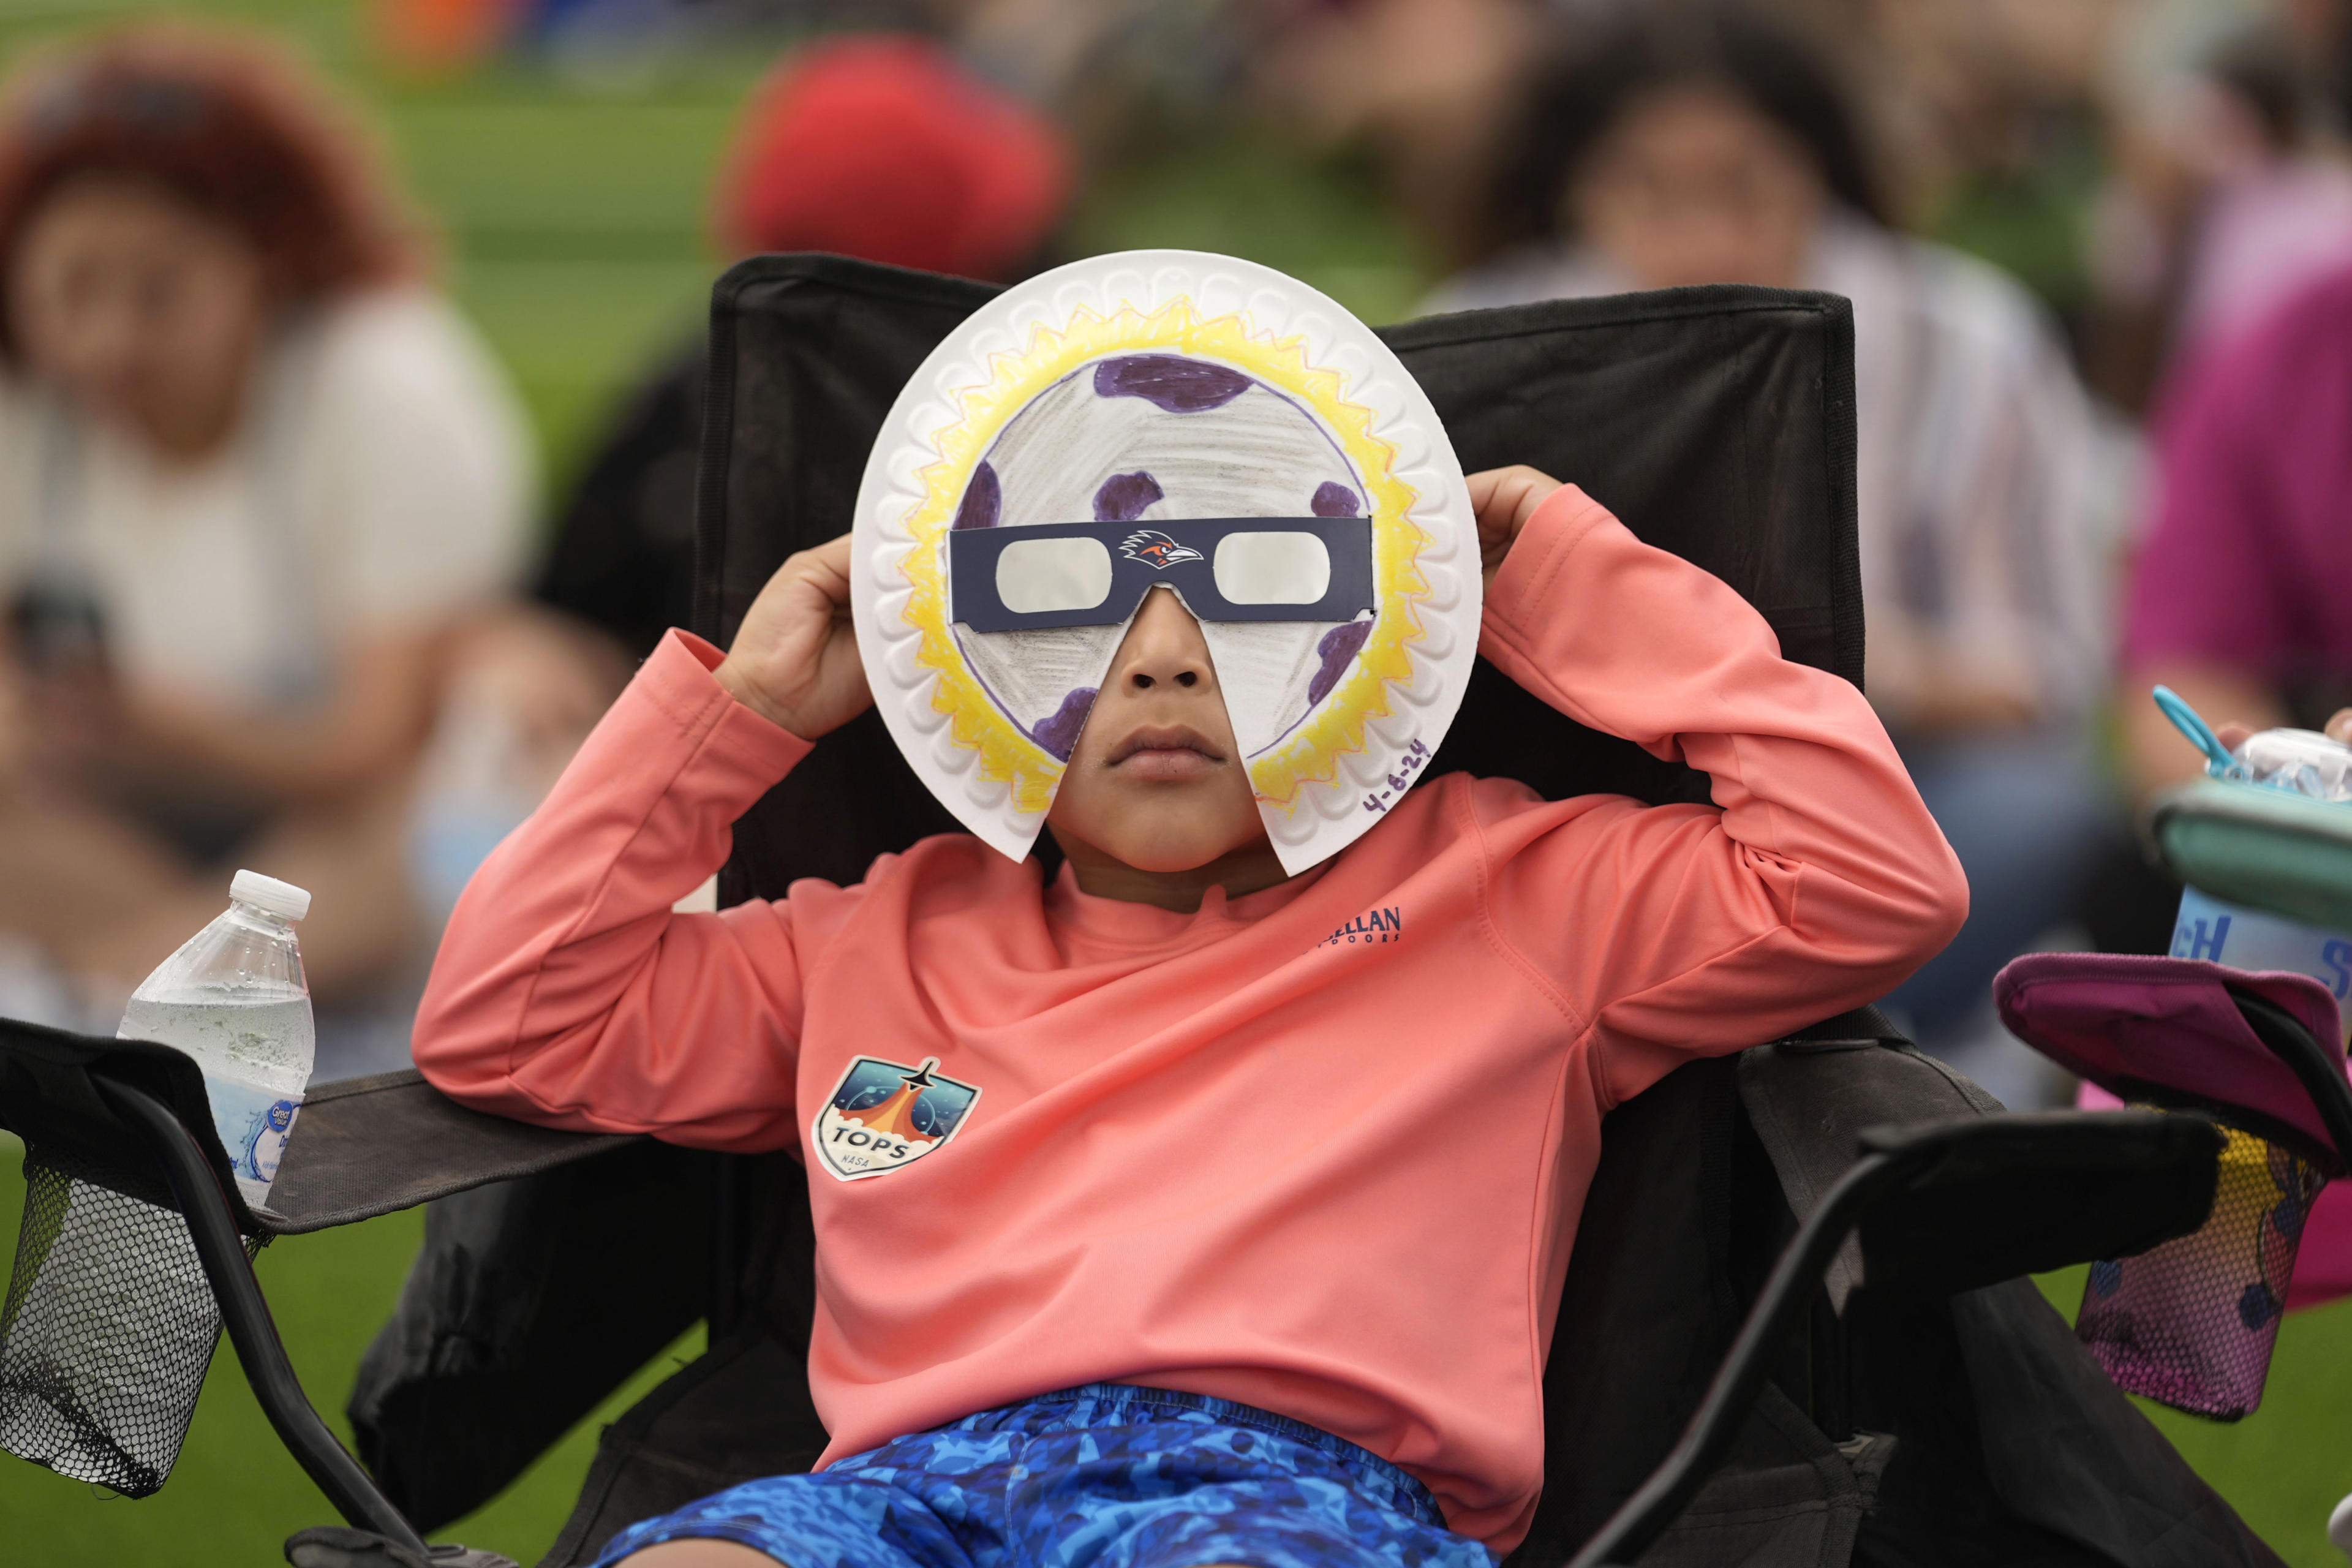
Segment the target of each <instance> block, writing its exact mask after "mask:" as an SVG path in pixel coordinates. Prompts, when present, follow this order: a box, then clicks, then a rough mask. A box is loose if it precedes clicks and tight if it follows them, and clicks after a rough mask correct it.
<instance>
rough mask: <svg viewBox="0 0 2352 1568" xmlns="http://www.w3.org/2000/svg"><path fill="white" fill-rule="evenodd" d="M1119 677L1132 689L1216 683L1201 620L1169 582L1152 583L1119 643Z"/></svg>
mask: <svg viewBox="0 0 2352 1568" xmlns="http://www.w3.org/2000/svg"><path fill="white" fill-rule="evenodd" d="M1118 683H1119V684H1120V685H1121V686H1123V687H1125V688H1126V689H1128V690H1129V691H1130V692H1144V691H1150V690H1154V689H1160V688H1164V687H1174V688H1176V689H1179V690H1192V691H1205V690H1214V689H1216V684H1217V681H1216V669H1215V667H1214V666H1213V665H1212V664H1211V663H1210V662H1209V645H1208V643H1207V641H1206V640H1205V639H1204V638H1202V636H1201V623H1200V622H1198V621H1196V620H1194V619H1193V618H1192V612H1191V611H1189V610H1187V609H1186V608H1185V607H1184V605H1183V602H1182V601H1181V600H1180V599H1178V598H1177V597H1176V595H1174V594H1173V593H1172V592H1171V591H1169V590H1167V589H1165V588H1154V589H1153V590H1152V591H1151V593H1150V596H1148V597H1147V598H1146V599H1145V600H1144V601H1143V608H1142V609H1140V610H1139V611H1137V612H1136V616H1135V622H1134V624H1133V625H1132V626H1129V627H1128V630H1127V640H1126V641H1125V642H1123V643H1121V644H1120V645H1119V650H1118Z"/></svg>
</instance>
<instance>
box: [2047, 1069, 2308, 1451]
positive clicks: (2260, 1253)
mask: <svg viewBox="0 0 2352 1568" xmlns="http://www.w3.org/2000/svg"><path fill="white" fill-rule="evenodd" d="M2132 1109H2133V1110H2153V1111H2157V1112H2158V1113H2159V1114H2189V1113H2185V1112H2174V1111H2171V1110H2167V1108H2165V1107H2163V1106H2159V1105H2154V1104H2147V1103H2142V1102H2138V1101H2135V1102H2133V1104H2132ZM2209 1120H2210V1118H2209ZM2221 1131H2222V1132H2223V1134H2224V1135H2225V1136H2226V1138H2227V1140H2228V1142H2227V1143H2226V1144H2225V1146H2224V1147H2223V1149H2222V1151H2221V1163H2220V1170H2219V1174H2218V1181H2217V1183H2216V1184H2215V1188H2214V1194H2213V1212H2212V1213H2211V1214H2210V1215H2208V1216H2207V1218H2206V1221H2205V1223H2204V1224H2203V1225H2202V1226H2199V1227H2198V1228H2197V1229H2196V1230H2194V1231H2191V1232H2190V1233H2189V1235H2187V1236H2184V1237H2179V1238H2177V1239H2175V1240H2172V1241H2168V1242H2165V1243H2163V1244H2162V1245H2160V1246H2158V1247H2151V1248H2150V1249H2148V1250H2147V1251H2146V1252H2143V1253H2141V1254H2139V1255H2138V1256H2137V1257H2136V1258H2119V1259H2110V1260H2107V1261H2104V1262H2099V1263H2094V1264H2093V1265H2091V1271H2090V1276H2089V1278H2088V1279H2086V1280H2085V1281H2084V1287H2083V1307H2082V1310H2081V1312H2080V1314H2079V1315H2078V1316H2077V1317H2076V1319H2075V1321H2074V1333H2075V1337H2076V1338H2078V1339H2080V1340H2081V1341H2082V1342H2083V1344H2084V1347H2085V1348H2086V1349H2088V1350H2089V1351H2090V1352H2091V1355H2092V1357H2093V1359H2094V1360H2095V1361H2097V1362H2098V1363H2099V1365H2100V1366H2102V1367H2103V1368H2105V1370H2106V1373H2107V1375H2108V1376H2109V1377H2110V1378H2112V1379H2114V1381H2115V1384H2116V1387H2118V1388H2121V1389H2123V1390H2124V1391H2125V1392H2126V1393H2127V1394H2139V1395H2141V1396H2142V1397H2144V1398H2147V1399H2152V1400H2155V1401H2156V1402H2157V1403H2158V1404H2159V1405H2169V1406H2171V1407H2172V1408H2173V1409H2175V1410H2181V1411H2186V1412H2188V1413H2189V1414H2191V1415H2203V1416H2208V1417H2210V1418H2211V1419H2213V1420H2216V1421H2236V1420H2238V1419H2240V1418H2241V1417H2242V1416H2244V1415H2248V1414H2249V1413H2251V1412H2252V1410H2253V1409H2254V1407H2255V1406H2257V1405H2260V1404H2261V1403H2262V1399H2263V1384H2264V1383H2265V1382H2266V1381H2267V1380H2268V1378H2269V1376H2270V1365H2271V1352H2272V1350H2273V1347H2274V1346H2275V1345H2276V1344H2277V1342H2278V1329H2279V1320H2280V1318H2281V1317H2282V1316H2283V1315H2284V1312H2285V1310H2286V1291H2287V1281H2288V1280H2289V1279H2292V1278H2293V1277H2294V1259H2295V1254H2296V1252H2297V1250H2298V1249H2299V1248H2300V1247H2301V1246H2302V1243H2303V1230H2304V1222H2305V1220H2306V1219H2307V1218H2308V1217H2309V1216H2310V1214H2311V1205H2312V1204H2313V1203H2314V1202H2315V1200H2316V1199H2317V1198H2318V1196H2319V1190H2320V1188H2321V1187H2323V1186H2325V1185H2326V1182H2327V1173H2326V1171H2324V1170H2322V1169H2321V1168H2320V1166H2319V1165H2318V1164H2317V1163H2315V1162H2314V1161H2313V1160H2311V1159H2309V1158H2306V1157H2305V1155H2304V1154H2303V1153H2300V1152H2297V1151H2296V1150H2295V1149H2294V1147H2291V1146H2290V1145H2289V1144H2287V1143H2285V1142H2281V1141H2279V1140H2277V1139H2274V1138H2272V1137H2268V1136H2264V1135H2263V1134H2262V1133H2259V1132H2252V1131H2246V1130H2244V1129H2242V1128H2239V1127H2234V1126H2231V1125H2228V1124H2227V1123H2226V1122H2224V1123H2222V1125H2221Z"/></svg>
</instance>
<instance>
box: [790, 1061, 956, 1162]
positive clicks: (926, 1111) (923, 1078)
mask: <svg viewBox="0 0 2352 1568" xmlns="http://www.w3.org/2000/svg"><path fill="white" fill-rule="evenodd" d="M939 1065H940V1058H937V1057H925V1058H923V1061H922V1065H921V1066H920V1067H911V1068H910V1067H906V1066H903V1065H901V1064H900V1063H898V1062H891V1061H884V1060H883V1059H882V1058H879V1057H856V1058H852V1059H851V1061H850V1064H849V1066H848V1068H846V1069H845V1070H844V1071H843V1073H842V1075H841V1081H840V1082H839V1083H836V1084H835V1085H834V1088H833V1097H832V1098H831V1099H830V1100H827V1101H826V1102H825V1105H824V1110H820V1111H818V1112H817V1114H816V1125H814V1127H812V1128H810V1129H809V1136H810V1138H811V1139H812V1140H813V1141H814V1142H815V1144H816V1152H817V1154H818V1156H819V1158H820V1159H822V1160H823V1162H824V1168H825V1169H826V1170H828V1171H830V1172H832V1173H833V1174H834V1175H835V1176H837V1177H839V1178H840V1179H841V1180H843V1181H845V1182H856V1181H862V1180H864V1179H865V1178H866V1177H868V1176H880V1175H887V1173H890V1172H892V1171H899V1170H904V1169H905V1168H906V1167H908V1165H911V1164H913V1163H915V1162H916V1161H918V1160H919V1159H921V1158H922V1157H923V1156H924V1155H926V1154H929V1153H931V1152H934V1151H935V1150H937V1149H939V1148H940V1147H941V1146H942V1145H944V1144H945V1143H946V1142H947V1141H948V1140H949V1139H950V1138H952V1137H954V1136H955V1135H956V1133H957V1131H959V1130H960V1129H961V1128H962V1126H963V1124H964V1121H965V1120H966V1119H967V1118H969V1117H970V1116H971V1108H972V1105H973V1102H975V1101H976V1100H979V1099H980V1086H979V1085H978V1084H976V1083H965V1082H962V1081H961V1080H960V1079H951V1078H950V1077H948V1076H947V1075H946V1074H945V1073H942V1072H940V1071H939V1070H938V1068H939Z"/></svg>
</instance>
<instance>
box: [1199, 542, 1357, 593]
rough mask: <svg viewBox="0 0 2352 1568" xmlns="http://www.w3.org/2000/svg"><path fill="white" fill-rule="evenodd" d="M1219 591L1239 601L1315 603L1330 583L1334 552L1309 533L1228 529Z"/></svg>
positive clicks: (1220, 546) (1220, 556)
mask: <svg viewBox="0 0 2352 1568" xmlns="http://www.w3.org/2000/svg"><path fill="white" fill-rule="evenodd" d="M1214 564H1215V571H1216V574H1217V592H1218V593H1220V594H1223V595H1224V596H1225V598H1226V599H1227V601H1229V602H1230V603H1233V604H1236V605H1312V604H1314V603H1316V602H1317V601H1318V600H1319V599H1321V598H1322V597H1323V595H1325V594H1327V593H1328V592H1329V591H1330V588H1331V556H1330V552H1328V551H1327V550H1325V549H1324V548H1323V542H1322V541H1321V540H1319V539H1318V538H1316V537H1315V536H1314V535H1313V534H1311V533H1228V534H1227V535H1225V536H1224V538H1223V539H1221V540H1219V541H1217V556H1216V561H1215V563H1214Z"/></svg>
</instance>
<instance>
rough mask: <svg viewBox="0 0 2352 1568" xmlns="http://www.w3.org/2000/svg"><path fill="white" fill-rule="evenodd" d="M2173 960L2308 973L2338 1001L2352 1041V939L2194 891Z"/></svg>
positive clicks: (2176, 931)
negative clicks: (2203, 960) (2194, 959)
mask: <svg viewBox="0 0 2352 1568" xmlns="http://www.w3.org/2000/svg"><path fill="white" fill-rule="evenodd" d="M2172 956H2173V957H2175V958H2202V959H2208V960H2210V961H2211V962H2213V963H2226V964H2228V965H2229V966H2230V967H2231V968H2232V969H2248V970H2273V969H2283V970H2286V971H2288V972H2289V973H2295V974H2308V975H2310V976H2311V977H2312V978H2313V979H2314V980H2316V981H2318V982H2319V983H2320V984H2322V985H2325V986H2326V987H2327V989H2328V991H2329V992H2330V993H2331V994H2333V995H2334V996H2335V998H2336V1006H2337V1007H2338V1008H2339V1009H2340V1010H2341V1013H2340V1019H2341V1024H2342V1026H2343V1028H2344V1030H2345V1037H2346V1038H2347V1039H2348V1040H2352V936H2347V935H2346V934H2345V933H2343V932H2340V931H2322V930H2320V929H2319V928H2318V927H2316V926H2307V925H2298V924H2297V923H2295V922H2294V921H2288V920H2281V919H2280V918H2279V917H2278V916H2276V915H2273V914H2265V913H2263V911H2262V910H2249V909H2243V908H2241V907H2240V906H2238V905H2236V904H2225V903H2223V902H2222V901H2221V900H2219V899H2217V898H2214V897H2213V896H2212V895H2211V894H2210V893H2205V892H2201V891H2200V890H2199V889H2195V888H2189V889H2185V890H2183V892H2182V893H2181V895H2180V913H2179V918H2178V919H2176V920H2175V921H2174V922H2173V927H2172Z"/></svg>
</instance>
